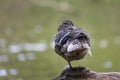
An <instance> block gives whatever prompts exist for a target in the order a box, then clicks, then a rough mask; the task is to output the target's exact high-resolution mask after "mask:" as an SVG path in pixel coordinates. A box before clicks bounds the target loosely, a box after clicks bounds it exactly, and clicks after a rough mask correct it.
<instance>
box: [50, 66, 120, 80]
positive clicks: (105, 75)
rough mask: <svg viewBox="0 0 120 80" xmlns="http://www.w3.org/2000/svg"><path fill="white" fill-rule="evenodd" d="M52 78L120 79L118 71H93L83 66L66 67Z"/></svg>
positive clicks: (63, 79)
mask: <svg viewBox="0 0 120 80" xmlns="http://www.w3.org/2000/svg"><path fill="white" fill-rule="evenodd" d="M52 80H120V72H95V71H92V70H89V69H88V68H85V67H75V68H72V69H70V68H67V69H65V70H63V71H62V73H61V74H60V75H59V76H58V77H56V78H54V79H52Z"/></svg>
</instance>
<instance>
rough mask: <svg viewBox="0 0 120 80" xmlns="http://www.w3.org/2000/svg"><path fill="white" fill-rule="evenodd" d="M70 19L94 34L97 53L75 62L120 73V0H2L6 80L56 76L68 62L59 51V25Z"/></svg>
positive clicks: (1, 69)
mask: <svg viewBox="0 0 120 80" xmlns="http://www.w3.org/2000/svg"><path fill="white" fill-rule="evenodd" d="M64 19H70V20H72V21H73V22H74V24H75V25H76V26H77V27H81V28H84V29H85V30H86V31H87V32H88V33H89V34H90V36H91V49H92V53H93V57H92V58H91V57H90V56H89V55H87V56H86V57H85V59H83V60H80V61H74V62H72V65H73V66H86V67H88V68H90V69H91V70H94V71H99V72H110V71H112V72H114V71H116V72H119V71H120V0H0V80H50V79H52V78H54V77H56V76H58V75H59V74H60V73H61V72H62V70H63V69H64V68H65V66H66V65H67V62H66V61H65V60H64V59H63V58H61V57H60V56H58V55H57V54H55V52H54V50H53V46H54V43H53V37H54V35H55V33H56V32H57V31H56V30H57V27H58V25H59V23H60V22H61V21H62V20H64Z"/></svg>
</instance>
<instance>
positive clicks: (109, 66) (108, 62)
mask: <svg viewBox="0 0 120 80" xmlns="http://www.w3.org/2000/svg"><path fill="white" fill-rule="evenodd" d="M112 66H113V64H112V61H106V62H104V64H103V67H104V68H108V69H109V68H112Z"/></svg>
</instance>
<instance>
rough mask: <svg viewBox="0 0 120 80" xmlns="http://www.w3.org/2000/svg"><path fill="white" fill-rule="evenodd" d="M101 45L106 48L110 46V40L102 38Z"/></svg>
mask: <svg viewBox="0 0 120 80" xmlns="http://www.w3.org/2000/svg"><path fill="white" fill-rule="evenodd" d="M99 46H100V48H106V47H107V46H108V41H107V40H106V39H102V40H101V41H100V42H99Z"/></svg>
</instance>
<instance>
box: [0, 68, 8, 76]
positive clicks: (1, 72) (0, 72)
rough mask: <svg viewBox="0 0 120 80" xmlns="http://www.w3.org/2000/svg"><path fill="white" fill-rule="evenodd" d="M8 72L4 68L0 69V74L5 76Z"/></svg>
mask: <svg viewBox="0 0 120 80" xmlns="http://www.w3.org/2000/svg"><path fill="white" fill-rule="evenodd" d="M7 75H8V73H7V71H6V70H5V69H0V76H7Z"/></svg>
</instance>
